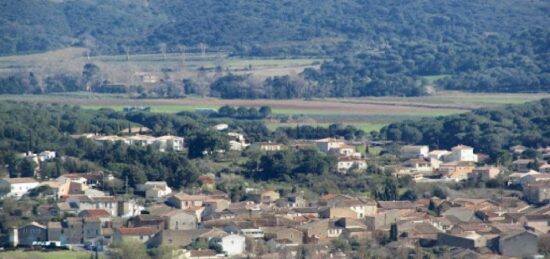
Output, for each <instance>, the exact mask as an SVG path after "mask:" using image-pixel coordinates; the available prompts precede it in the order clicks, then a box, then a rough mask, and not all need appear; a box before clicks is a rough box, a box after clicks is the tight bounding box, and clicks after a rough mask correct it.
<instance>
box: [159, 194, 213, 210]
mask: <svg viewBox="0 0 550 259" xmlns="http://www.w3.org/2000/svg"><path fill="white" fill-rule="evenodd" d="M206 199H207V197H206V196H204V195H189V194H187V193H183V192H180V193H176V194H174V195H172V196H170V197H169V198H168V199H167V200H166V202H167V203H168V204H170V205H171V206H173V207H175V208H178V209H183V210H185V209H189V208H197V207H202V206H203V204H204V201H205V200H206Z"/></svg>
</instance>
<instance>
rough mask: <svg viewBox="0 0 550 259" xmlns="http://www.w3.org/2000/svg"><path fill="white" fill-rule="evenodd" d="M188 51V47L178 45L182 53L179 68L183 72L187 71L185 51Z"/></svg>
mask: <svg viewBox="0 0 550 259" xmlns="http://www.w3.org/2000/svg"><path fill="white" fill-rule="evenodd" d="M186 49H187V47H186V46H185V45H182V44H178V50H179V52H180V59H179V63H178V66H179V70H180V71H181V72H183V70H185V50H186Z"/></svg>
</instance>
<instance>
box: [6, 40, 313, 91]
mask: <svg viewBox="0 0 550 259" xmlns="http://www.w3.org/2000/svg"><path fill="white" fill-rule="evenodd" d="M322 61H323V59H320V58H288V59H281V58H240V57H231V56H229V55H228V53H224V52H206V53H205V54H204V55H203V54H202V53H184V52H181V53H166V55H163V54H161V53H152V54H135V55H134V54H129V55H128V56H126V55H112V56H90V57H88V56H87V52H86V49H83V48H67V49H62V50H56V51H50V52H45V53H39V54H31V55H18V56H7V57H0V76H5V75H10V74H13V73H28V72H33V73H35V74H37V75H39V76H43V77H44V76H47V75H51V74H56V73H73V74H80V73H81V72H82V68H83V66H84V65H85V64H86V63H94V64H96V65H98V66H99V67H100V69H101V71H102V73H104V75H105V77H106V78H108V79H109V80H110V81H111V82H113V83H121V84H128V85H130V84H138V83H141V82H139V81H138V80H139V78H138V77H137V76H136V74H140V73H147V74H151V75H156V76H159V77H161V78H169V79H171V80H176V81H179V80H181V79H183V78H195V77H196V76H197V70H198V69H199V68H204V69H205V71H207V75H208V74H212V73H214V70H215V68H216V67H218V66H219V67H221V68H222V69H223V71H224V72H231V73H235V74H242V73H247V74H248V73H250V74H252V75H253V76H255V77H257V78H259V79H264V78H266V77H270V76H280V75H288V74H298V73H301V72H302V71H303V70H304V69H305V68H308V67H318V65H319V64H320V63H321V62H322Z"/></svg>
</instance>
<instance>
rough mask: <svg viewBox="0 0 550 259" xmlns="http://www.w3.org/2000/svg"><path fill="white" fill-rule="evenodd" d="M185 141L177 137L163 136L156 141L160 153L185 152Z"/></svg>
mask: <svg viewBox="0 0 550 259" xmlns="http://www.w3.org/2000/svg"><path fill="white" fill-rule="evenodd" d="M183 142H184V139H183V138H182V137H177V136H171V135H167V136H162V137H158V138H156V139H155V140H154V142H153V144H155V145H156V146H157V148H158V150H159V151H160V152H165V151H168V150H172V151H182V150H183Z"/></svg>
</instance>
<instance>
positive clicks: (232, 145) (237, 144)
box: [227, 132, 250, 151]
mask: <svg viewBox="0 0 550 259" xmlns="http://www.w3.org/2000/svg"><path fill="white" fill-rule="evenodd" d="M227 136H228V137H229V149H230V150H236V151H242V150H244V149H245V148H246V147H248V146H249V145H250V144H247V143H246V139H245V138H244V135H243V134H241V133H237V132H227Z"/></svg>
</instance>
